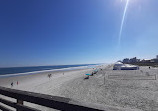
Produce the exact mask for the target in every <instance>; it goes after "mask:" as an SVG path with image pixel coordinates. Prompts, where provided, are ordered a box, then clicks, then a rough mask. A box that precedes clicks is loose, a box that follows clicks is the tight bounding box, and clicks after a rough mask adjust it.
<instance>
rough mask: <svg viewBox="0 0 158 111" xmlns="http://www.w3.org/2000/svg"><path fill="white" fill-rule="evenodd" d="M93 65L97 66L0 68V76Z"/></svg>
mask: <svg viewBox="0 0 158 111" xmlns="http://www.w3.org/2000/svg"><path fill="white" fill-rule="evenodd" d="M93 65H97V64H80V65H56V66H33V67H9V68H0V75H6V74H17V73H27V72H34V71H43V70H48V71H49V70H53V69H63V68H73V67H81V66H93Z"/></svg>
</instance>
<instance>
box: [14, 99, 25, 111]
mask: <svg viewBox="0 0 158 111" xmlns="http://www.w3.org/2000/svg"><path fill="white" fill-rule="evenodd" d="M17 104H19V105H23V104H24V102H23V101H22V100H19V99H17ZM16 111H22V110H19V109H16Z"/></svg>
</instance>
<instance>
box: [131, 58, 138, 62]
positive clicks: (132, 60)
mask: <svg viewBox="0 0 158 111" xmlns="http://www.w3.org/2000/svg"><path fill="white" fill-rule="evenodd" d="M129 62H130V63H135V62H138V59H137V58H136V57H134V58H131V59H130V60H129Z"/></svg>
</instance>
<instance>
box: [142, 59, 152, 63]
mask: <svg viewBox="0 0 158 111" xmlns="http://www.w3.org/2000/svg"><path fill="white" fill-rule="evenodd" d="M151 61H152V60H151V59H143V60H142V61H141V62H146V63H149V62H151Z"/></svg>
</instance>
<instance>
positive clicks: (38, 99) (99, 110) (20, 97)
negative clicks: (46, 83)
mask: <svg viewBox="0 0 158 111" xmlns="http://www.w3.org/2000/svg"><path fill="white" fill-rule="evenodd" d="M0 95H4V96H7V97H10V98H14V99H16V100H17V102H13V101H9V100H5V99H4V98H2V97H1V96H0V103H3V104H5V105H3V104H2V105H1V104H0V110H2V111H13V110H12V109H9V107H7V106H10V107H12V108H15V109H16V111H41V110H39V109H35V108H31V107H29V106H25V105H24V101H26V102H30V103H34V104H37V105H42V106H45V107H48V108H52V109H57V110H62V111H104V109H105V108H104V107H103V106H102V105H98V104H97V105H96V104H91V103H83V102H79V101H74V100H72V99H70V98H64V97H58V96H51V95H45V94H40V93H33V92H28V91H20V90H16V89H10V88H5V87H0ZM6 105H7V106H6Z"/></svg>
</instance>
